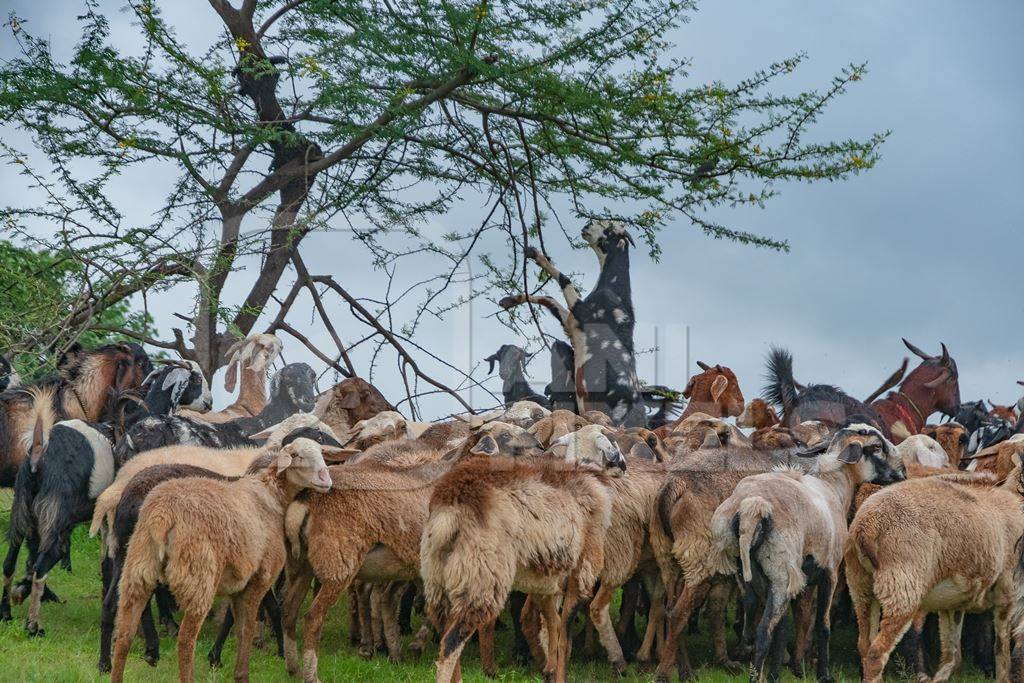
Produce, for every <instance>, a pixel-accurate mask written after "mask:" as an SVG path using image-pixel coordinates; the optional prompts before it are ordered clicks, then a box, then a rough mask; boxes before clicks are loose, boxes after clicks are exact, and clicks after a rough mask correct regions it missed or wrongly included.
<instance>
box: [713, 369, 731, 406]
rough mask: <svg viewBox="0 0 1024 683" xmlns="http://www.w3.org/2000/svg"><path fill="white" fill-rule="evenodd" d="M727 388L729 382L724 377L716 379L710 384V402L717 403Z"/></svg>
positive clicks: (720, 376)
mask: <svg viewBox="0 0 1024 683" xmlns="http://www.w3.org/2000/svg"><path fill="white" fill-rule="evenodd" d="M728 387H729V380H728V379H726V378H725V375H719V376H718V377H716V378H715V381H714V382H712V383H711V400H713V401H714V402H715V403H718V399H720V398H721V397H722V394H724V393H725V390H726V389H727V388H728Z"/></svg>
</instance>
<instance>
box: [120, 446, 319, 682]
mask: <svg viewBox="0 0 1024 683" xmlns="http://www.w3.org/2000/svg"><path fill="white" fill-rule="evenodd" d="M330 487H331V478H330V475H329V474H328V471H327V466H326V465H325V464H324V459H323V455H322V454H321V453H320V445H319V444H318V443H316V442H315V441H312V440H310V439H306V438H298V439H296V440H295V441H293V442H292V443H290V444H288V445H287V446H285V447H284V448H282V449H281V450H280V451H278V453H277V455H276V457H275V459H274V461H273V462H272V463H271V465H270V466H269V467H268V468H267V469H266V470H265V471H263V472H261V473H260V474H253V475H249V476H244V477H242V478H240V479H238V480H236V481H219V480H215V479H207V478H201V477H186V478H183V479H174V480H171V481H167V482H164V483H162V484H160V485H158V486H157V487H156V488H155V489H153V490H152V491H151V492H150V494H149V495H148V496H146V501H145V502H144V503H143V504H142V509H141V510H140V511H139V519H138V523H137V524H136V527H135V533H134V534H133V535H132V539H131V541H129V543H128V554H127V556H126V557H125V563H124V570H123V572H122V574H121V580H120V584H119V589H120V598H119V600H118V610H117V621H116V626H115V637H114V660H113V668H112V670H111V680H112V681H113V683H121V680H122V679H123V677H124V666H125V659H126V658H127V656H128V648H129V647H130V646H131V641H132V638H133V637H134V635H135V630H136V628H137V626H138V623H139V618H140V616H141V614H142V610H143V609H144V608H145V607H146V605H147V603H148V601H149V597H150V595H151V594H152V593H153V590H154V589H155V588H156V584H157V583H158V582H164V583H166V584H167V585H168V586H169V587H170V589H171V592H172V593H173V594H174V597H175V599H176V600H177V602H178V605H179V606H180V607H181V608H182V611H183V612H184V616H183V618H182V621H181V627H180V629H179V631H178V676H179V678H180V680H181V681H192V680H193V658H194V656H195V646H196V639H197V638H198V636H199V629H200V628H201V627H202V624H203V622H204V621H205V620H206V615H207V614H208V613H209V611H210V608H211V607H212V606H213V602H214V600H215V599H216V597H217V595H228V596H231V602H232V605H231V606H232V612H233V614H234V619H235V622H236V624H237V628H238V631H237V634H238V650H237V654H236V656H235V679H236V680H248V677H249V651H250V649H251V648H252V639H253V635H254V629H255V625H256V615H257V609H258V608H259V604H260V602H261V601H262V600H263V596H264V595H266V593H267V591H268V590H270V587H271V586H272V585H273V583H274V581H275V580H276V579H277V577H278V575H280V573H281V570H282V569H283V568H284V562H285V557H286V551H285V538H284V523H283V521H284V512H285V508H286V507H287V506H288V504H289V503H290V502H291V501H292V500H294V499H295V497H296V495H298V493H299V491H301V490H303V489H307V488H312V489H315V490H317V491H327V490H329V489H330Z"/></svg>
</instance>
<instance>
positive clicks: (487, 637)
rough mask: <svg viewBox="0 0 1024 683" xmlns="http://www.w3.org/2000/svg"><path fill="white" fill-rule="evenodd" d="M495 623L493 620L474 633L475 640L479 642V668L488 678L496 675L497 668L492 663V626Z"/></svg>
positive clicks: (495, 620)
mask: <svg viewBox="0 0 1024 683" xmlns="http://www.w3.org/2000/svg"><path fill="white" fill-rule="evenodd" d="M497 621H498V620H497V619H493V620H491V621H489V622H487V623H486V624H483V625H482V626H480V628H479V629H478V630H477V632H476V637H477V640H478V641H479V642H480V667H481V668H482V669H483V670H484V675H485V676H487V677H488V678H494V677H495V676H497V675H498V667H497V665H496V664H495V662H494V625H495V624H496V623H497Z"/></svg>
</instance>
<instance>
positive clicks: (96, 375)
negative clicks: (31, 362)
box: [0, 344, 152, 488]
mask: <svg viewBox="0 0 1024 683" xmlns="http://www.w3.org/2000/svg"><path fill="white" fill-rule="evenodd" d="M139 354H140V351H139V350H138V349H136V348H135V347H133V346H131V345H128V344H108V345H106V346H101V347H99V348H97V349H95V350H93V351H88V352H87V351H81V352H80V353H78V354H76V355H74V356H73V357H70V358H69V359H68V360H67V361H66V365H65V366H63V367H62V369H61V374H60V375H58V376H56V377H51V378H48V379H44V380H42V381H40V382H38V383H37V384H36V385H34V386H37V387H38V388H40V389H47V390H49V391H48V393H47V396H49V399H48V400H50V402H51V407H52V412H53V415H54V417H55V420H66V419H79V420H83V421H86V422H96V421H98V420H99V419H100V416H101V414H102V412H103V410H104V408H105V407H106V406H107V402H108V399H109V396H110V390H111V389H114V390H117V391H119V392H124V391H128V390H132V389H136V388H138V387H139V386H140V385H141V384H142V382H143V380H144V379H145V377H146V374H148V372H147V368H151V367H152V366H151V365H150V364H149V361H148V359H145V354H144V353H142V355H141V357H140V355H139ZM143 359H145V362H143ZM29 388H31V387H29ZM34 401H35V395H34V394H33V393H32V392H30V391H28V390H27V389H18V390H13V391H6V392H4V393H3V394H0V488H9V487H11V486H13V485H14V480H15V478H16V477H17V474H18V469H19V468H20V467H21V463H22V461H23V460H24V459H25V456H26V455H27V453H28V447H29V445H30V444H31V442H32V432H33V430H34V429H35V416H34V411H35V407H34V406H33V403H34Z"/></svg>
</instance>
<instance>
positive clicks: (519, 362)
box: [484, 344, 548, 407]
mask: <svg viewBox="0 0 1024 683" xmlns="http://www.w3.org/2000/svg"><path fill="white" fill-rule="evenodd" d="M484 360H485V361H487V363H488V368H487V374H488V375H489V374H491V373H493V372H494V363H495V362H497V363H498V375H499V376H500V377H501V393H502V396H503V397H504V399H505V405H506V406H508V407H511V406H512V404H513V403H515V402H516V401H533V402H534V403H538V404H540V405H542V406H546V405H547V404H548V400H547V399H546V398H545V397H543V396H541V395H540V394H538V393H537V392H535V391H534V390H533V389H532V388H531V387H530V382H529V380H527V379H526V362H527V360H528V357H527V355H526V351H524V350H523V349H521V348H520V347H518V346H515V345H514V344H502V346H501V348H499V349H498V350H497V351H495V352H494V353H493V354H491V355H490V356H488V357H487V358H484Z"/></svg>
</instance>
